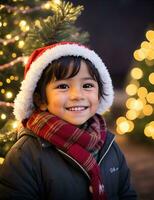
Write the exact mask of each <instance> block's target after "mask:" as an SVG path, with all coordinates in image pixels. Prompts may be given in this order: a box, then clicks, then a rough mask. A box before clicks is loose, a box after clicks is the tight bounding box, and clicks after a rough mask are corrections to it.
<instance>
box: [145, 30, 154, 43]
mask: <svg viewBox="0 0 154 200" xmlns="http://www.w3.org/2000/svg"><path fill="white" fill-rule="evenodd" d="M146 38H147V39H148V40H149V41H152V40H154V31H153V30H149V31H147V32H146Z"/></svg>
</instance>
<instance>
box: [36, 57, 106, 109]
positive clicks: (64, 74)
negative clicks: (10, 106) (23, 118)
mask: <svg viewBox="0 0 154 200" xmlns="http://www.w3.org/2000/svg"><path fill="white" fill-rule="evenodd" d="M81 61H84V62H85V63H86V65H87V68H88V71H89V74H90V75H91V77H92V78H93V79H94V80H95V81H97V83H98V88H99V92H98V93H99V96H98V97H99V98H100V97H102V98H103V96H104V94H103V83H102V79H101V77H100V74H99V72H98V70H97V69H96V67H95V66H94V65H93V64H92V63H91V61H89V60H88V59H85V58H83V57H81V56H78V57H77V56H62V57H61V58H59V59H57V60H54V61H52V63H50V64H49V65H48V66H47V67H46V68H45V69H44V71H43V73H42V75H41V77H40V79H39V81H38V83H37V86H36V89H35V91H34V95H33V103H34V105H35V107H38V105H37V103H36V101H35V96H36V95H37V99H38V98H39V102H41V103H47V97H46V92H45V91H46V90H45V88H46V86H47V84H48V83H49V82H50V81H51V80H62V79H69V78H72V77H74V76H75V75H76V74H78V72H79V70H80V67H81Z"/></svg>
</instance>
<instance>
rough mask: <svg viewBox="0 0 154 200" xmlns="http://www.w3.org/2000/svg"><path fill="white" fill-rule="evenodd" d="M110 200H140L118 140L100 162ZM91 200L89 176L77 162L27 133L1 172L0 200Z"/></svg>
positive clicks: (110, 141) (109, 143) (109, 144)
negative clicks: (132, 183) (133, 186)
mask: <svg viewBox="0 0 154 200" xmlns="http://www.w3.org/2000/svg"><path fill="white" fill-rule="evenodd" d="M98 163H99V165H100V167H101V172H102V176H103V183H104V186H105V191H106V193H107V196H108V200H136V199H137V197H136V193H135V191H134V190H133V188H132V186H131V184H130V173H129V169H128V167H127V165H126V161H125V158H124V156H123V154H122V152H121V151H120V149H119V147H118V146H117V144H116V143H115V142H114V136H113V134H111V133H109V132H108V133H107V140H106V142H105V145H104V147H103V149H102V150H101V151H100V153H99V161H98ZM7 199H9V200H10V199H13V200H91V193H90V192H89V176H88V174H87V173H86V171H85V170H84V169H83V168H82V167H81V166H80V164H79V163H77V162H76V161H75V160H74V159H73V158H71V157H70V156H69V155H67V154H66V153H64V152H63V151H61V150H59V149H56V148H55V147H54V146H52V145H51V144H50V143H48V142H47V141H45V140H43V139H41V138H39V137H37V136H35V135H34V134H33V133H32V132H30V131H28V130H25V131H23V132H22V133H21V134H20V139H19V140H18V141H17V142H16V144H15V145H14V146H13V147H12V148H11V150H10V151H9V153H8V154H7V156H6V158H5V161H4V163H3V165H2V168H1V171H0V200H7Z"/></svg>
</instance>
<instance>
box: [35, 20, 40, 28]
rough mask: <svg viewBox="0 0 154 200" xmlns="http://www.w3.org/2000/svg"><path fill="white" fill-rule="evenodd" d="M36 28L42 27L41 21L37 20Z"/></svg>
mask: <svg viewBox="0 0 154 200" xmlns="http://www.w3.org/2000/svg"><path fill="white" fill-rule="evenodd" d="M35 26H37V27H41V23H40V21H39V20H38V19H37V20H35Z"/></svg>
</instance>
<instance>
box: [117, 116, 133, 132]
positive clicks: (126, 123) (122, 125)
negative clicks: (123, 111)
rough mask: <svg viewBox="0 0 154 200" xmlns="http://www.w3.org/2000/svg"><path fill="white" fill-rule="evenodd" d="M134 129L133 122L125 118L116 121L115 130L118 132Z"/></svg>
mask: <svg viewBox="0 0 154 200" xmlns="http://www.w3.org/2000/svg"><path fill="white" fill-rule="evenodd" d="M133 129H134V123H133V122H132V121H130V120H127V119H126V118H125V119H124V120H123V121H120V122H117V132H118V133H119V134H125V133H127V132H131V131H132V130H133Z"/></svg>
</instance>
